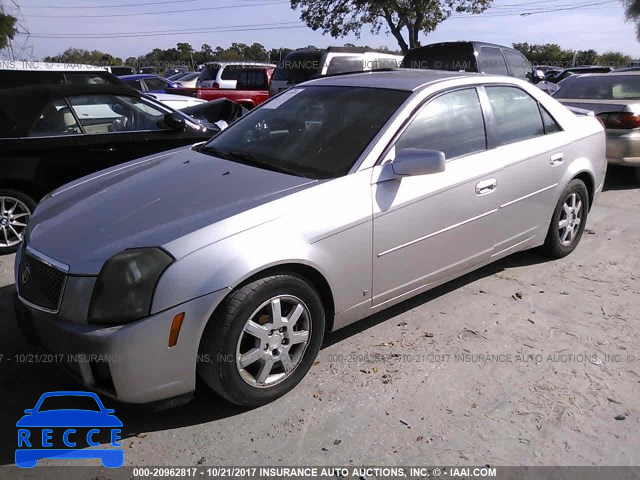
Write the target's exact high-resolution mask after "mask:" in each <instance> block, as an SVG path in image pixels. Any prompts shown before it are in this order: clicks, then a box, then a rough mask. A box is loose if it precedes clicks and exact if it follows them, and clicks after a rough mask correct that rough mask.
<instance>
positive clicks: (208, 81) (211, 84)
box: [196, 62, 275, 90]
mask: <svg viewBox="0 0 640 480" xmlns="http://www.w3.org/2000/svg"><path fill="white" fill-rule="evenodd" d="M247 67H274V68H275V65H273V64H271V63H260V62H209V63H205V65H204V68H203V69H202V70H201V71H200V76H199V77H198V81H197V82H196V88H200V87H203V88H220V89H226V90H229V89H235V88H236V85H237V83H238V74H239V73H240V70H242V69H244V68H247Z"/></svg>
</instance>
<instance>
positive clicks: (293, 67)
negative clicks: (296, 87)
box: [273, 51, 322, 83]
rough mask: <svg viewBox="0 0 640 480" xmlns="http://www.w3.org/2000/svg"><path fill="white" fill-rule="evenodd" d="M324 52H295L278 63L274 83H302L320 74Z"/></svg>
mask: <svg viewBox="0 0 640 480" xmlns="http://www.w3.org/2000/svg"><path fill="white" fill-rule="evenodd" d="M321 60H322V52H321V51H319V52H294V53H290V54H289V55H287V56H286V57H284V60H282V61H281V62H279V63H278V68H277V69H276V71H275V72H274V74H273V80H274V81H280V82H291V83H302V82H306V81H307V80H311V77H313V76H314V75H317V74H319V73H320V62H321Z"/></svg>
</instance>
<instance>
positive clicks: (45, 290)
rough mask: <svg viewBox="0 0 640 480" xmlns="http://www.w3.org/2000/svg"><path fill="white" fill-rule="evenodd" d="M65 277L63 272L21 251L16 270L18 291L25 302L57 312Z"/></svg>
mask: <svg viewBox="0 0 640 480" xmlns="http://www.w3.org/2000/svg"><path fill="white" fill-rule="evenodd" d="M66 278H67V276H66V274H65V272H62V271H60V270H58V269H57V268H54V267H52V266H51V265H48V264H47V263H44V262H43V261H41V260H39V259H37V258H35V257H33V256H32V255H29V253H28V252H27V251H23V255H22V259H21V261H20V270H19V272H18V282H19V287H18V292H19V293H20V296H21V297H22V298H23V299H25V300H26V301H27V302H29V303H32V304H33V305H35V306H38V307H41V308H44V309H46V310H50V311H52V312H57V311H58V308H59V306H60V298H61V296H62V290H63V288H64V284H65V280H66Z"/></svg>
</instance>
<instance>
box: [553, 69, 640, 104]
mask: <svg viewBox="0 0 640 480" xmlns="http://www.w3.org/2000/svg"><path fill="white" fill-rule="evenodd" d="M559 86H560V89H559V90H558V91H557V92H555V93H554V94H553V96H554V97H555V98H583V99H595V100H640V75H594V76H592V77H591V76H589V77H569V78H567V79H566V80H563V81H562V83H560V84H559Z"/></svg>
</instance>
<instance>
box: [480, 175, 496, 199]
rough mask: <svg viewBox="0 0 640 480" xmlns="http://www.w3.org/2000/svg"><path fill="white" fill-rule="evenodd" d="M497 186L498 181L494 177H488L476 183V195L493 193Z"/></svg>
mask: <svg viewBox="0 0 640 480" xmlns="http://www.w3.org/2000/svg"><path fill="white" fill-rule="evenodd" d="M497 186H498V181H497V180H496V179H495V178H489V179H487V180H483V181H481V182H480V183H478V184H477V185H476V195H487V194H489V193H493V192H494V191H495V190H496V187H497Z"/></svg>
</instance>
